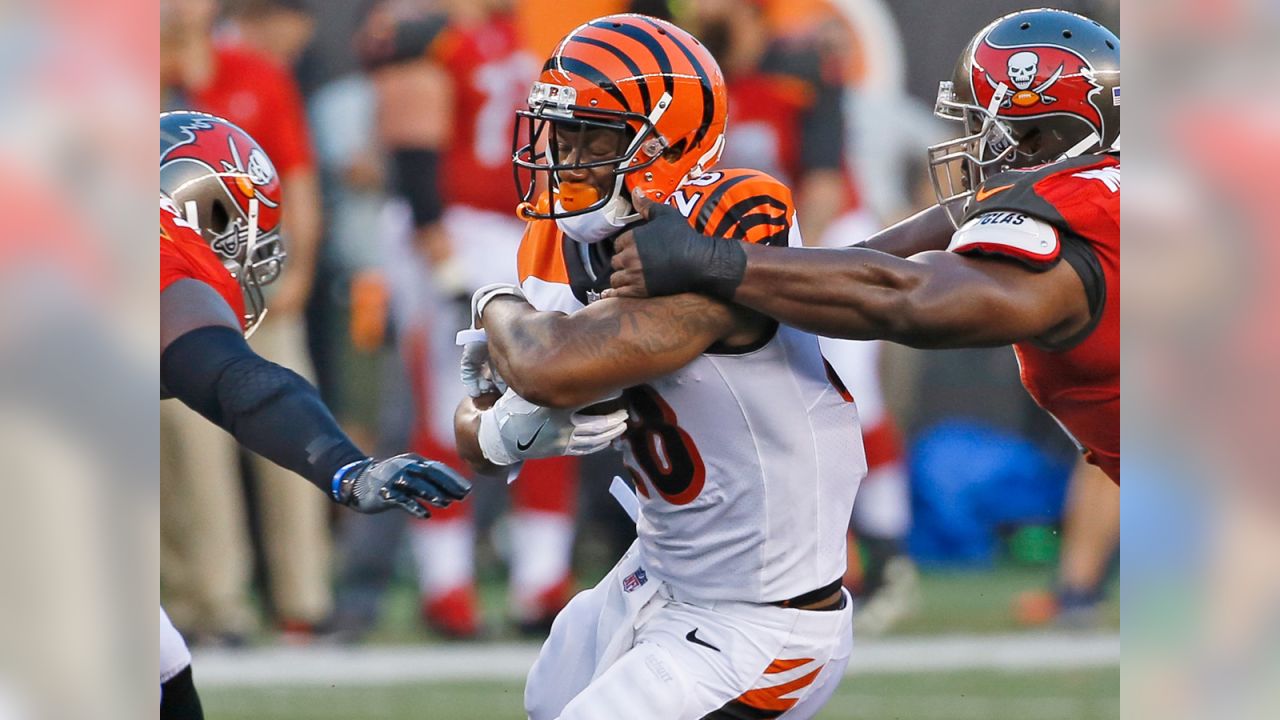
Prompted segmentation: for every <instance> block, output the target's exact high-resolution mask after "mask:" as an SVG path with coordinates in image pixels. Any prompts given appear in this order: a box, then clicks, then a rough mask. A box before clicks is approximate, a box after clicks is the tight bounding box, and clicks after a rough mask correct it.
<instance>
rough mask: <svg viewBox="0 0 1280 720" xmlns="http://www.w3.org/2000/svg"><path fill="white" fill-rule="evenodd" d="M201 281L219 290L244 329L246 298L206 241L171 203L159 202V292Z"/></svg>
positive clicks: (162, 200) (163, 200)
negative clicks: (176, 284)
mask: <svg viewBox="0 0 1280 720" xmlns="http://www.w3.org/2000/svg"><path fill="white" fill-rule="evenodd" d="M188 279H190V280H199V281H200V282H203V283H205V284H206V285H208V286H210V287H212V288H213V289H214V290H217V291H218V294H219V295H221V296H222V299H223V300H226V301H227V304H228V305H230V306H231V309H232V310H234V311H235V312H236V317H238V318H240V323H241V328H243V326H244V295H243V294H242V293H241V292H240V283H239V282H237V281H236V279H235V277H233V276H232V275H231V271H229V270H227V268H226V266H225V265H223V264H222V261H221V260H219V259H218V256H217V255H215V254H214V252H213V249H212V248H210V247H209V245H208V243H206V242H205V241H204V238H202V237H200V234H199V233H197V232H196V231H195V230H193V229H192V228H191V227H190V226H189V225H187V224H186V221H185V220H183V219H182V216H181V215H179V214H178V213H177V212H176V210H174V209H173V207H172V204H171V203H168V201H167V200H165V199H164V198H161V200H160V292H164V291H165V289H166V288H168V287H169V286H170V285H172V284H174V283H176V282H178V281H179V280H188Z"/></svg>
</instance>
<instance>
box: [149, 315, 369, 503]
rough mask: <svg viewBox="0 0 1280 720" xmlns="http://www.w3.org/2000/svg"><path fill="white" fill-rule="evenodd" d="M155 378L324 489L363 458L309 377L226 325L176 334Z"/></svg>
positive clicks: (256, 448) (256, 449)
mask: <svg viewBox="0 0 1280 720" xmlns="http://www.w3.org/2000/svg"><path fill="white" fill-rule="evenodd" d="M160 380H161V385H162V386H163V389H164V390H165V391H167V393H168V394H169V395H170V396H172V397H176V398H178V399H179V400H181V401H182V402H183V403H185V404H186V405H187V406H189V407H190V408H191V409H193V410H195V411H196V412H198V413H200V414H201V415H203V416H205V417H206V418H208V419H209V420H210V421H212V422H213V423H215V424H216V425H218V426H219V427H221V428H223V429H224V430H226V431H227V432H229V433H231V434H232V435H233V436H234V437H235V439H236V440H237V441H239V443H240V444H241V445H243V446H244V447H246V448H249V449H250V450H252V451H254V452H256V453H258V454H259V455H261V456H263V457H265V458H267V459H268V460H270V461H272V462H274V463H276V464H277V465H280V466H281V467H284V468H287V469H289V470H292V471H293V472H296V473H298V474H299V475H301V476H303V477H305V478H306V479H308V480H310V481H311V482H312V483H313V484H315V485H316V486H318V487H319V488H320V489H321V490H323V491H324V492H325V494H328V493H329V492H330V489H331V486H332V481H333V476H334V473H336V472H337V471H338V470H339V469H340V468H341V467H343V466H344V465H346V464H348V463H351V462H355V461H357V460H362V459H364V458H365V457H366V456H365V454H364V453H362V452H360V449H359V448H357V447H356V446H355V444H354V443H352V442H351V440H350V439H349V438H348V437H347V436H346V434H345V433H343V432H342V430H341V428H339V427H338V423H337V421H336V420H334V419H333V415H332V414H331V413H330V412H329V409H328V408H327V407H325V405H324V403H323V402H322V401H321V400H320V394H319V393H318V392H317V391H316V389H315V388H314V387H312V385H311V383H309V382H307V381H306V380H304V379H303V378H302V377H301V376H299V375H298V374H297V373H295V372H293V371H292V370H289V369H288V368H285V367H281V366H280V365H277V364H275V363H273V362H271V361H269V360H266V359H265V358H263V357H261V356H259V355H258V354H257V353H255V352H254V351H253V350H252V349H251V348H250V347H249V344H248V343H246V342H245V340H244V336H243V335H241V334H240V333H239V332H237V331H235V330H233V329H231V328H228V327H223V326H210V327H202V328H197V329H195V330H192V331H191V332H188V333H186V334H184V335H182V336H181V337H179V338H178V339H177V340H174V341H173V342H172V343H170V344H169V347H168V348H166V349H165V351H164V353H163V354H162V355H161V357H160Z"/></svg>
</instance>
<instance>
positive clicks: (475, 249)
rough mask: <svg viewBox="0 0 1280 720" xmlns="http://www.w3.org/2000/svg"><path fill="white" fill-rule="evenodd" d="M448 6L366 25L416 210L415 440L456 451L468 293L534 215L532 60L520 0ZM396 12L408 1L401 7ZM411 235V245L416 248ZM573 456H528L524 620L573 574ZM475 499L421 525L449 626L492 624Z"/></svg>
mask: <svg viewBox="0 0 1280 720" xmlns="http://www.w3.org/2000/svg"><path fill="white" fill-rule="evenodd" d="M436 6H437V8H438V9H439V10H440V11H441V12H440V13H439V14H428V13H422V12H416V13H415V12H414V11H413V8H407V9H406V7H405V6H403V5H397V4H396V3H389V4H386V5H384V6H382V7H380V8H379V9H378V10H376V11H375V12H374V14H373V15H372V16H371V17H370V18H369V22H368V25H367V26H366V29H365V31H364V33H363V34H362V44H363V46H364V48H365V54H366V61H367V62H370V63H371V64H375V65H376V66H377V68H376V70H375V71H374V84H375V87H377V88H378V96H379V115H380V118H381V121H380V122H381V130H382V132H381V135H382V138H383V142H384V144H385V145H386V147H387V149H388V152H389V154H390V159H391V166H392V169H393V190H392V192H393V193H394V194H396V195H398V196H399V197H401V198H403V200H404V201H405V204H406V205H407V206H408V209H409V215H410V219H411V223H412V238H413V240H412V242H411V244H410V247H409V248H402V249H400V250H398V251H395V250H393V251H391V253H390V254H389V257H388V260H389V263H388V269H387V273H386V276H387V278H388V280H389V281H390V283H391V287H392V296H393V297H392V306H393V308H394V314H393V318H394V319H393V325H394V327H395V331H396V333H397V340H398V342H399V345H400V348H401V352H402V355H403V357H404V359H405V362H406V364H407V365H406V366H407V373H408V376H409V382H410V384H411V385H412V387H413V394H414V397H415V400H416V401H415V412H414V415H415V418H414V431H413V447H415V448H416V449H418V450H419V451H421V452H424V453H426V454H428V455H430V456H432V457H454V456H453V455H452V453H453V452H454V451H453V410H454V408H455V407H457V404H458V403H459V402H460V401H461V400H462V398H463V397H464V396H465V393H464V391H463V388H462V387H461V385H460V384H459V383H458V378H457V366H458V361H459V357H460V355H459V353H460V350H459V349H458V347H457V346H456V343H455V340H454V335H455V333H456V331H457V329H458V328H459V327H464V326H465V325H466V324H467V323H468V321H467V319H466V310H467V302H468V298H469V297H470V295H471V293H472V292H473V291H474V290H476V289H477V288H479V287H481V286H483V285H486V284H489V283H493V282H499V281H511V280H514V277H515V275H514V264H513V263H511V262H509V261H504V260H503V259H504V258H512V257H514V256H515V251H516V247H517V245H518V243H519V240H520V236H521V234H522V233H523V231H524V224H523V223H522V222H520V221H519V220H518V219H517V218H516V216H515V213H514V207H515V204H516V203H515V200H516V199H515V196H514V194H513V192H512V186H511V164H510V156H511V133H512V129H513V128H512V125H513V118H514V114H515V110H516V108H517V107H520V106H522V104H523V103H524V101H525V98H526V96H527V94H528V90H529V86H530V84H531V83H532V81H533V79H534V77H535V76H536V74H537V70H538V68H537V63H536V61H535V60H534V59H533V57H532V56H531V55H529V54H528V53H527V52H526V51H525V50H524V49H523V48H522V47H521V45H520V42H519V37H518V33H517V28H516V25H515V23H514V21H513V17H512V15H511V7H510V3H508V2H504V1H503V0H450V1H449V2H441V3H437V4H436ZM397 13H399V14H397ZM406 250H407V252H406ZM576 472H577V465H576V462H574V461H573V460H571V459H569V458H553V459H547V460H540V461H536V462H532V463H529V464H528V465H527V466H525V467H524V469H523V471H522V473H521V474H522V480H521V482H519V483H516V484H515V485H514V486H513V487H512V489H511V501H512V505H513V510H512V513H511V515H510V522H509V537H510V549H511V550H510V558H509V566H510V588H509V597H510V609H511V615H512V618H513V619H514V621H515V622H516V624H517V626H518V628H520V629H521V630H523V631H528V632H531V633H538V632H545V631H546V629H547V628H548V627H549V626H550V622H551V619H552V618H554V617H555V614H556V612H558V611H559V609H560V608H561V607H563V606H564V604H565V603H566V602H568V599H569V597H570V596H571V594H572V591H573V589H574V587H573V578H572V574H571V568H570V559H571V551H572V543H573V529H574V517H573V510H574V499H575V491H576V483H575V482H574V480H575V476H576ZM471 515H472V511H471V509H470V507H462V506H459V507H458V508H456V510H454V511H449V512H446V513H445V514H443V515H440V514H437V516H436V517H435V518H434V519H433V522H431V523H423V524H414V525H413V527H411V529H410V532H411V543H412V548H413V554H414V557H415V559H416V562H417V566H418V577H419V585H420V590H421V593H422V616H423V618H424V620H425V621H426V622H427V623H428V625H430V626H431V627H433V628H435V629H436V630H437V631H439V632H440V633H442V634H443V635H445V636H447V637H452V638H469V637H474V636H476V635H477V634H478V633H479V632H480V630H481V625H482V623H481V618H480V616H479V608H478V603H477V596H476V588H475V559H474V555H475V553H474V548H475V530H474V523H473V520H472V517H471Z"/></svg>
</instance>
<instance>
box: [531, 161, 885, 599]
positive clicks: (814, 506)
mask: <svg viewBox="0 0 1280 720" xmlns="http://www.w3.org/2000/svg"><path fill="white" fill-rule="evenodd" d="M668 200H669V202H670V204H672V205H673V206H674V207H676V208H677V209H678V210H679V211H680V212H681V213H682V214H683V215H685V216H686V217H688V218H689V222H690V224H691V225H693V227H694V228H696V229H697V230H698V231H699V232H706V233H711V234H714V235H717V236H720V237H725V238H735V239H738V240H743V241H745V242H756V243H767V244H771V245H793V246H799V245H800V244H801V242H800V234H799V231H798V230H797V229H796V228H795V227H794V217H795V210H794V208H793V206H792V203H791V193H790V191H788V190H787V188H786V187H785V186H783V185H782V184H781V183H779V182H778V181H776V180H774V179H773V178H771V177H769V176H768V175H765V174H763V173H760V172H756V171H753V170H723V171H717V172H711V173H707V174H706V175H704V176H702V177H701V178H699V179H697V180H694V181H691V182H687V183H685V184H684V185H683V186H681V188H680V189H678V190H677V191H676V192H674V193H672V195H671V197H670V198H669V199H668ZM610 246H611V243H610V242H608V241H605V242H600V243H595V244H593V245H582V244H580V243H577V242H575V241H573V240H570V239H569V238H567V237H565V236H564V235H563V233H561V231H560V230H559V228H558V227H557V226H556V223H555V222H554V221H551V220H539V221H534V222H532V223H530V224H529V227H528V229H527V231H526V233H525V237H524V239H523V241H522V243H521V247H520V252H519V261H518V266H519V273H520V281H521V287H522V288H523V290H524V292H525V294H526V295H527V297H528V298H529V302H530V303H532V304H533V305H534V307H536V308H538V309H539V310H554V311H560V312H565V313H572V312H575V311H577V310H580V309H582V308H583V307H585V306H586V304H587V303H588V302H591V301H593V300H594V299H595V298H596V297H597V293H599V292H600V291H602V290H604V289H605V288H607V287H609V277H608V276H609V253H610ZM833 383H835V384H833ZM837 385H838V381H836V380H835V379H834V378H833V377H832V376H831V375H829V374H828V371H827V369H826V366H825V363H824V362H823V359H822V356H821V355H820V353H819V350H818V341H817V338H816V337H814V336H812V335H808V334H805V333H801V332H799V331H797V330H795V329H793V328H789V327H785V326H783V327H779V328H777V330H776V331H775V332H773V333H771V334H769V335H768V336H766V337H765V338H763V339H762V340H761V341H760V342H759V343H758V344H757V345H756V346H755V347H748V348H737V349H733V350H730V349H727V348H722V347H719V346H718V345H713V346H712V347H710V348H708V349H707V351H706V353H704V354H703V355H701V356H699V357H698V358H697V359H696V360H694V361H693V362H691V363H689V364H688V365H687V366H685V367H684V368H682V369H681V370H679V371H677V372H674V373H672V374H670V375H667V376H664V377H661V378H658V379H656V380H653V381H652V382H649V383H647V384H645V385H640V386H637V387H632V388H629V389H627V390H626V391H625V394H624V397H625V399H626V401H627V402H628V405H629V411H630V414H631V417H630V422H629V427H628V431H627V434H626V435H625V436H624V437H625V440H626V445H627V448H626V449H625V452H624V456H625V460H626V464H627V467H628V469H629V470H630V471H631V474H632V477H633V479H634V480H635V483H636V488H637V494H638V495H639V496H640V501H641V514H640V520H639V523H638V528H637V530H638V534H639V544H640V548H641V552H642V553H643V555H644V558H645V566H644V567H645V570H646V571H651V572H653V573H654V574H655V575H656V576H657V577H658V578H659V579H661V580H665V581H666V582H668V583H669V584H671V585H672V586H673V587H676V588H679V589H680V590H681V591H682V592H683V593H687V594H688V595H690V596H692V597H696V598H701V599H706V600H738V601H746V602H776V601H780V600H785V599H789V598H792V597H795V596H797V595H800V594H803V593H806V592H809V591H812V590H814V589H817V588H821V587H823V586H824V585H827V584H829V583H831V582H832V581H834V580H836V579H837V578H839V577H841V576H842V575H843V573H844V570H845V539H844V538H845V530H846V528H847V527H848V523H849V514H850V511H851V508H852V506H853V498H854V495H855V493H856V492H857V489H858V484H859V482H860V481H861V479H862V478H863V477H864V476H865V475H866V460H865V458H864V456H863V448H862V439H861V434H860V431H859V427H858V417H857V411H856V409H855V407H854V405H853V403H852V402H851V401H850V400H848V399H846V398H845V397H844V396H842V392H841V391H842V389H843V388H842V387H837Z"/></svg>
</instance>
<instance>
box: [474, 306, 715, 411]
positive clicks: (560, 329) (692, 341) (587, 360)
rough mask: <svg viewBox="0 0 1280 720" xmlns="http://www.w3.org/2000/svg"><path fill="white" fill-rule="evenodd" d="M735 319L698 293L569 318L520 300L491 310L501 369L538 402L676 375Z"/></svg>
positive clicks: (556, 402)
mask: <svg viewBox="0 0 1280 720" xmlns="http://www.w3.org/2000/svg"><path fill="white" fill-rule="evenodd" d="M737 319H738V318H737V316H736V315H735V313H734V312H733V311H732V310H731V309H730V308H729V307H728V306H726V305H725V304H723V303H720V302H718V301H715V300H711V299H709V298H705V297H702V296H698V295H692V294H686V295H673V296H671V297H665V298H659V299H655V300H643V301H642V300H634V299H624V298H615V299H608V300H601V301H598V302H596V303H593V304H592V305H591V306H589V307H587V308H586V309H584V310H582V311H580V312H577V313H574V314H572V315H565V314H562V313H554V312H539V311H537V310H534V309H533V308H532V307H530V306H529V305H528V304H527V303H525V302H523V301H520V300H518V299H515V298H500V299H498V300H495V301H493V302H491V303H489V305H488V306H487V307H486V308H485V312H484V318H483V322H484V326H485V330H486V331H487V333H488V336H489V350H490V356H491V357H492V359H493V361H494V363H495V364H496V365H497V368H498V372H499V374H501V375H502V377H503V379H505V380H506V381H507V383H508V384H510V386H511V387H513V388H515V389H516V392H518V393H519V394H520V395H521V396H522V397H524V398H525V399H527V400H529V401H531V402H534V403H537V404H539V405H547V406H554V407H576V406H580V405H585V404H589V403H591V402H593V401H595V400H599V399H600V398H602V397H605V396H608V395H610V394H612V393H613V392H616V391H617V390H620V389H622V388H625V387H630V386H631V385H635V384H638V383H641V382H644V381H645V380H649V379H652V378H654V377H658V376H661V375H665V374H667V373H670V372H673V371H675V370H677V369H679V368H681V367H683V366H684V365H686V364H688V363H689V362H690V361H692V360H693V359H694V358H695V357H697V356H698V355H699V354H701V353H702V352H704V351H705V350H706V349H707V347H708V346H710V345H711V344H712V343H714V342H716V341H717V340H720V339H722V338H725V337H727V336H729V335H731V334H732V333H733V331H734V330H735V327H736V324H737V323H736V321H737Z"/></svg>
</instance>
